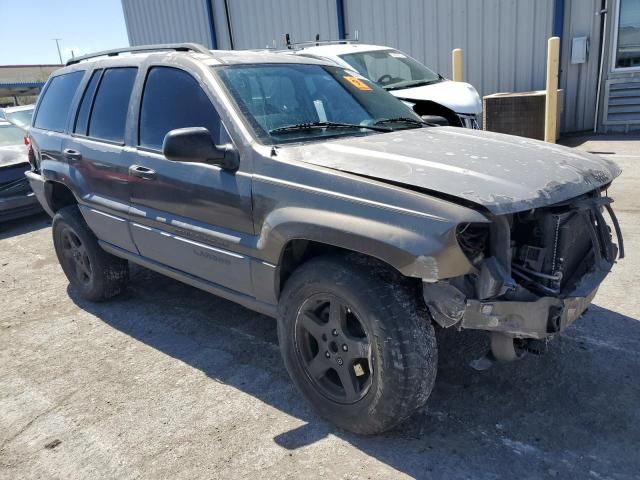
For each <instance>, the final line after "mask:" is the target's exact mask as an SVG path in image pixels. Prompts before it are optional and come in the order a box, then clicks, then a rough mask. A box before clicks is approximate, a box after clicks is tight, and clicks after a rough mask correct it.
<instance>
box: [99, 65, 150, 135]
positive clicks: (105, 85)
mask: <svg viewBox="0 0 640 480" xmlns="http://www.w3.org/2000/svg"><path fill="white" fill-rule="evenodd" d="M137 70H138V69H137V68H135V67H123V68H110V69H108V70H105V72H104V74H103V75H102V80H101V81H100V84H99V86H98V91H97V93H96V97H95V100H94V102H93V109H92V110H91V118H90V120H89V132H88V136H89V137H92V138H96V139H100V140H109V141H112V142H117V143H124V129H125V125H126V123H127V111H128V109H129V99H130V98H131V92H132V90H133V83H134V82H135V79H136V73H137Z"/></svg>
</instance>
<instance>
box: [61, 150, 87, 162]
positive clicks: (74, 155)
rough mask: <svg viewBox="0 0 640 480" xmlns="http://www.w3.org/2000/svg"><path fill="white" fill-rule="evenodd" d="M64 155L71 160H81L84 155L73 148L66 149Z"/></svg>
mask: <svg viewBox="0 0 640 480" xmlns="http://www.w3.org/2000/svg"><path fill="white" fill-rule="evenodd" d="M62 154H63V155H64V156H65V157H66V158H68V159H70V160H80V159H81V158H82V154H81V153H80V152H79V151H77V150H73V149H72V148H65V149H64V150H63V151H62Z"/></svg>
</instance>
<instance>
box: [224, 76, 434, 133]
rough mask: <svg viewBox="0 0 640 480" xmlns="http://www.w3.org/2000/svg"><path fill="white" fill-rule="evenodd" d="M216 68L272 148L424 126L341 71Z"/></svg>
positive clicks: (400, 106) (377, 89)
mask: <svg viewBox="0 0 640 480" xmlns="http://www.w3.org/2000/svg"><path fill="white" fill-rule="evenodd" d="M214 68H215V69H216V71H217V72H218V74H219V76H220V78H221V79H222V81H223V83H224V84H225V86H226V87H227V89H228V90H229V92H230V93H231V96H232V97H233V99H234V101H235V103H236V104H237V105H238V107H239V109H240V110H241V112H242V113H243V115H244V116H245V117H246V119H247V121H248V123H249V124H250V125H251V126H252V127H253V130H254V132H255V134H256V136H257V137H258V138H259V139H260V140H261V141H262V142H263V143H266V144H279V143H287V142H301V141H310V140H317V139H321V138H327V137H338V136H347V135H368V134H369V135H370V134H376V133H380V132H384V131H391V130H396V129H404V128H417V127H420V126H422V125H421V119H420V118H419V117H418V116H416V115H415V113H413V111H412V110H411V109H409V108H408V107H407V106H406V105H404V104H403V103H402V102H401V101H400V100H398V99H396V98H395V97H393V96H391V95H389V94H388V93H386V92H385V91H384V90H383V89H381V88H380V87H378V86H377V85H375V84H373V83H371V82H370V81H368V80H366V79H364V78H362V77H360V76H359V75H358V76H357V77H356V76H355V75H354V73H353V72H350V71H348V70H345V69H343V68H340V67H333V66H323V65H307V64H259V65H232V66H224V67H214ZM389 119H393V121H390V120H389ZM378 123H380V126H376V125H377V124H378Z"/></svg>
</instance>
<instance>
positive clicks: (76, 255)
mask: <svg viewBox="0 0 640 480" xmlns="http://www.w3.org/2000/svg"><path fill="white" fill-rule="evenodd" d="M52 233H53V245H54V248H55V251H56V255H57V256H58V261H59V262H60V266H61V267H62V270H63V271H64V273H65V275H66V276H67V279H68V280H69V283H70V284H71V286H72V287H73V288H74V290H76V291H77V292H78V293H79V294H80V296H81V297H82V298H84V299H85V300H90V301H92V302H101V301H104V300H107V299H109V298H111V297H114V296H115V295H118V294H119V293H120V292H122V290H124V287H125V285H126V284H127V281H128V280H129V263H128V262H127V261H126V260H123V259H121V258H118V257H116V256H114V255H111V254H110V253H107V252H105V251H104V250H103V249H102V248H101V247H100V245H99V244H98V239H97V238H96V236H95V235H94V234H93V232H92V231H91V230H90V229H89V227H88V226H87V224H86V222H85V221H84V218H83V217H82V214H81V213H80V210H79V209H78V207H77V206H76V205H71V206H68V207H64V208H61V209H60V210H59V211H58V212H57V213H56V214H55V216H54V217H53V224H52Z"/></svg>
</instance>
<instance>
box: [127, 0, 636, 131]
mask: <svg viewBox="0 0 640 480" xmlns="http://www.w3.org/2000/svg"><path fill="white" fill-rule="evenodd" d="M621 1H627V2H630V1H638V2H640V0H527V1H523V0H122V5H123V10H124V13H125V19H126V24H127V31H128V34H129V41H130V43H131V44H132V45H141V44H148V43H167V42H183V41H192V42H198V43H202V44H204V45H207V46H209V47H210V48H221V49H229V48H234V49H251V48H265V47H267V46H269V47H273V46H274V44H275V45H276V46H277V47H278V48H282V47H283V37H284V34H285V33H289V34H290V35H291V38H292V40H293V41H305V40H313V39H314V38H315V35H316V34H319V35H320V38H321V39H323V40H328V39H337V38H338V37H339V35H340V33H341V32H343V31H344V33H345V36H346V38H354V36H355V34H356V32H358V36H359V40H360V41H361V42H364V43H374V44H381V45H389V46H392V47H395V48H398V49H400V50H403V51H405V52H407V53H409V54H410V55H412V56H413V57H415V58H416V59H418V60H420V61H421V62H423V63H425V64H426V65H428V66H430V67H431V68H432V69H434V70H437V71H439V72H440V73H442V74H443V75H445V76H450V75H451V50H452V49H454V48H462V49H463V51H464V78H465V81H468V82H469V83H471V84H473V85H474V86H475V87H476V88H477V89H478V92H479V93H480V94H481V95H487V94H491V93H496V92H522V91H530V90H541V89H544V88H545V75H546V73H545V69H546V47H547V39H548V38H549V37H551V36H552V35H553V34H554V33H555V34H561V36H562V47H561V48H562V57H561V62H560V87H561V88H563V89H564V98H565V104H564V109H563V115H562V130H563V131H581V130H589V129H592V128H593V126H594V119H595V117H596V113H598V118H599V122H598V124H599V126H600V129H603V130H623V131H625V130H628V129H629V128H640V68H639V69H637V70H639V71H634V70H633V69H624V71H614V70H615V69H613V68H609V66H610V65H611V63H612V60H611V58H610V57H611V53H610V52H611V51H613V47H612V42H613V38H614V37H615V35H613V34H612V32H613V31H614V30H615V28H616V27H615V22H614V19H615V17H616V14H617V9H618V8H619V2H621ZM603 3H604V4H607V5H606V6H607V12H608V14H607V15H604V16H603V15H601V14H600V10H601V9H602V5H603ZM562 17H564V21H563V22H561V21H560V20H561V18H562ZM554 22H555V28H554ZM341 23H342V24H341ZM603 25H605V27H604V29H603ZM554 29H555V30H556V31H555V32H554ZM603 30H606V31H607V32H608V33H607V34H605V35H603ZM613 33H615V32H613ZM580 36H586V37H587V38H588V40H587V42H588V43H587V44H588V46H589V48H588V54H587V56H586V59H585V61H584V62H583V63H577V64H576V63H571V53H572V39H573V38H574V37H580ZM601 38H602V39H603V42H604V48H603V49H602V52H603V54H602V55H601V54H600V45H601ZM601 56H602V57H604V61H603V63H604V68H603V74H602V79H601V81H600V84H601V86H600V95H598V89H599V87H598V84H599V81H598V79H599V78H600V76H599V71H600V58H601ZM598 97H599V98H600V101H599V105H598V106H597V107H596V103H597V101H596V98H598ZM636 100H637V103H633V102H635V101H636ZM629 102H632V103H631V106H630V105H629ZM596 110H598V112H596Z"/></svg>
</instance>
